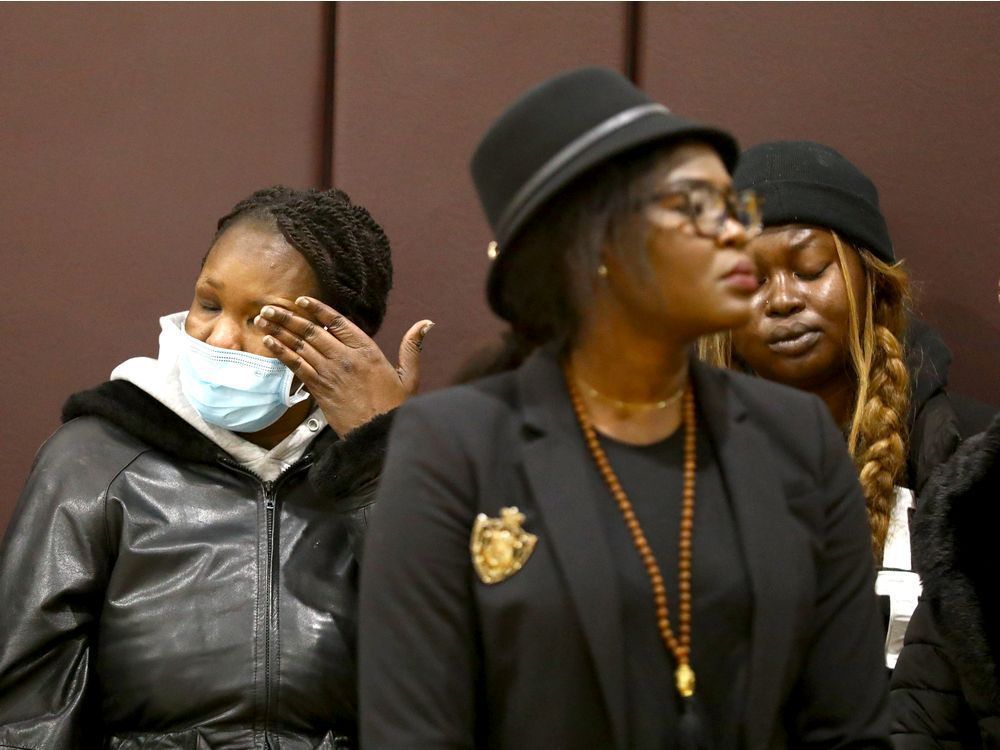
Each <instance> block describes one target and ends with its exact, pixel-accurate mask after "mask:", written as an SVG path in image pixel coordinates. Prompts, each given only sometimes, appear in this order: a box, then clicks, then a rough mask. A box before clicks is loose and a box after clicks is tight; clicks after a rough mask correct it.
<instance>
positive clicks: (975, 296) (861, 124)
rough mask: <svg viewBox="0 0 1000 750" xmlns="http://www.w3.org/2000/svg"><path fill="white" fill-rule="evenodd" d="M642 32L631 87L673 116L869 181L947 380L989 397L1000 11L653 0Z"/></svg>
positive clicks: (995, 327)
mask: <svg viewBox="0 0 1000 750" xmlns="http://www.w3.org/2000/svg"><path fill="white" fill-rule="evenodd" d="M641 31H642V34H641V53H642V54H641V58H640V66H639V70H640V81H641V83H642V84H643V85H644V87H645V88H646V89H647V90H649V91H650V92H651V93H652V94H653V95H654V96H655V97H657V98H660V99H662V100H663V101H664V102H665V103H667V104H668V105H669V106H671V107H672V108H674V109H676V110H677V111H678V112H681V113H684V114H688V115H692V116H699V117H702V118H704V119H706V120H709V121H713V122H718V123H720V124H725V125H728V126H729V127H730V128H732V130H733V131H734V132H735V133H737V134H738V135H739V137H740V139H741V141H742V142H743V144H744V145H752V144H754V143H759V142H761V141H766V140H774V139H777V138H805V139H810V140H817V141H821V142H825V143H829V144H830V145H833V146H835V147H836V148H838V149H839V150H841V151H843V152H844V153H845V154H846V155H847V156H848V157H849V158H850V159H852V160H854V161H856V162H857V163H858V164H859V165H860V166H861V167H862V168H863V169H864V170H865V171H866V172H867V173H868V174H869V175H871V177H872V178H873V179H874V181H875V183H876V184H877V185H878V187H879V191H880V193H881V198H882V204H883V210H884V211H885V213H886V216H887V218H888V221H889V226H890V230H891V231H892V235H893V240H894V242H895V246H896V252H897V256H899V257H902V258H905V259H906V262H907V264H908V265H909V267H910V270H911V273H912V275H913V276H914V278H915V279H916V281H917V283H918V300H917V304H918V309H919V311H920V313H921V314H922V315H923V316H924V317H925V318H926V319H928V320H929V321H930V322H931V323H932V324H934V325H935V326H936V327H938V328H939V330H940V331H941V332H942V334H943V335H944V337H945V339H946V341H947V342H948V344H949V346H950V347H951V348H952V350H953V352H954V354H955V360H956V361H955V365H954V367H953V369H952V383H953V385H954V386H955V387H956V388H957V389H959V390H962V391H963V392H966V393H968V394H969V395H972V396H976V397H978V398H980V399H983V400H985V401H989V402H992V403H1000V356H997V352H1000V307H998V305H997V296H996V287H997V277H998V276H1000V250H998V248H1000V241H998V239H997V238H998V237H1000V210H998V207H1000V205H998V200H1000V192H998V190H997V180H996V165H997V164H998V163H1000V138H997V135H996V133H997V128H996V123H997V122H1000V47H998V46H997V43H996V40H997V37H998V36H1000V6H998V5H996V4H989V3H984V4H976V3H973V4H964V3H926V4H925V3H916V4H913V3H801V4H799V3H780V4H771V3H747V4H729V3H724V4H700V3H690V4H688V3H650V4H643V6H642V9H641Z"/></svg>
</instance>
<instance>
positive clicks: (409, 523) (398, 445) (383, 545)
mask: <svg viewBox="0 0 1000 750" xmlns="http://www.w3.org/2000/svg"><path fill="white" fill-rule="evenodd" d="M421 406H422V405H420V404H418V403H416V402H410V403H408V404H406V405H405V406H403V407H402V408H400V409H399V413H398V415H397V417H396V423H395V426H394V428H393V433H392V437H391V439H390V442H389V455H388V458H387V461H386V466H385V470H384V472H383V475H382V480H381V483H380V486H379V490H378V495H377V496H378V501H377V504H376V509H375V512H374V517H373V519H372V525H371V529H370V531H369V535H368V541H367V551H366V555H365V560H364V564H363V566H362V576H361V607H360V609H361V613H360V627H359V631H360V636H359V638H360V672H361V677H360V694H361V739H362V747H368V748H378V749H379V750H403V749H404V748H405V749H406V750H445V749H447V750H467V749H468V748H472V747H474V745H475V740H474V731H475V730H474V726H475V719H474V713H475V692H476V691H475V683H476V674H477V672H478V670H479V662H478V656H477V649H476V646H475V644H476V635H475V634H476V631H477V625H476V621H475V619H476V618H475V611H474V605H473V600H472V586H471V564H470V559H469V534H470V531H471V527H472V520H473V518H472V517H473V510H472V509H473V508H474V507H475V506H474V502H473V498H474V496H475V487H474V481H473V479H472V472H471V470H470V466H469V462H468V461H467V459H466V457H465V455H464V452H463V450H462V447H461V446H460V445H459V443H458V441H457V439H456V436H455V435H454V434H452V433H451V432H450V430H449V429H448V427H447V425H445V424H443V422H444V420H442V419H440V418H438V419H436V420H434V421H436V422H438V423H440V424H439V425H434V424H432V420H431V419H430V418H429V417H428V416H425V415H424V414H422V413H421V411H420V408H419V407H421Z"/></svg>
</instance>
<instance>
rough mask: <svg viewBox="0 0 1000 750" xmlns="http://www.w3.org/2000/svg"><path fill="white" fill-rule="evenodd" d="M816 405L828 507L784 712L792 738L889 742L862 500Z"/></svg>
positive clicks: (800, 743) (823, 742)
mask: <svg viewBox="0 0 1000 750" xmlns="http://www.w3.org/2000/svg"><path fill="white" fill-rule="evenodd" d="M816 406H817V408H818V409H819V410H820V411H819V412H818V414H817V420H818V429H817V434H818V435H820V436H822V440H823V467H822V470H821V476H820V477H819V486H820V487H821V488H822V491H823V492H824V493H825V494H826V499H825V504H826V507H825V512H824V527H823V530H822V538H821V539H820V540H819V546H818V550H817V553H816V560H817V577H818V578H817V595H816V596H817V598H816V610H815V614H814V626H813V630H812V634H811V638H810V641H809V644H808V647H807V651H806V657H805V661H804V663H803V666H802V669H801V671H800V675H799V680H798V683H797V684H796V686H795V689H794V693H793V696H794V697H793V699H792V701H791V706H790V709H791V715H790V716H789V717H788V718H789V723H790V731H791V733H792V734H793V736H794V738H795V739H794V741H793V742H792V743H791V744H792V746H794V747H800V748H888V747H889V746H890V745H889V719H888V703H887V685H886V674H885V662H884V656H883V652H882V642H883V639H884V636H885V632H884V630H883V629H882V618H881V614H880V612H879V607H878V598H877V597H876V595H875V568H874V561H873V559H872V552H871V541H870V540H871V532H870V530H869V527H868V517H867V514H866V512H865V500H864V496H863V495H862V492H861V487H860V485H859V483H858V479H857V474H856V471H855V468H854V465H853V463H852V462H851V459H850V456H849V455H848V453H847V451H846V450H845V448H844V444H843V437H842V436H841V435H840V433H839V431H838V430H837V428H836V426H835V425H834V424H833V421H832V419H831V418H830V417H829V415H828V414H827V412H826V409H825V407H823V405H822V404H821V403H819V402H817V403H816Z"/></svg>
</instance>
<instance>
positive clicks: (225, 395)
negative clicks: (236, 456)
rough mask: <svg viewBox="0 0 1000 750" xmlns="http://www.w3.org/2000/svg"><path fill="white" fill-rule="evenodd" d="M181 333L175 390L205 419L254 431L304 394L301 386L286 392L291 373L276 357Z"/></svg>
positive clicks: (238, 430)
mask: <svg viewBox="0 0 1000 750" xmlns="http://www.w3.org/2000/svg"><path fill="white" fill-rule="evenodd" d="M182 337H183V341H182V342H181V347H180V357H179V364H180V380H181V390H182V391H183V392H184V396H185V397H186V398H187V400H188V401H189V402H190V403H191V405H192V406H193V407H194V408H195V409H197V410H198V413H199V414H200V415H201V417H202V419H204V420H205V421H206V422H208V423H209V424H214V425H217V426H218V427H225V428H226V429H227V430H232V431H233V432H256V431H257V430H262V429H264V428H265V427H267V426H268V425H271V424H274V423H275V422H277V421H278V419H279V418H280V417H281V415H282V414H284V413H285V412H286V411H288V408H289V407H290V406H294V405H295V404H297V403H299V402H301V401H304V400H305V399H307V398H309V393H308V392H306V391H305V390H304V388H303V387H302V386H299V388H298V389H297V390H296V391H295V393H291V386H292V379H293V378H294V377H295V375H294V373H293V372H292V371H291V370H289V369H288V368H287V367H285V365H283V364H282V363H281V361H280V360H277V359H272V358H271V357H262V356H260V355H259V354H248V353H247V352H240V351H234V350H232V349H222V348H220V347H218V346H212V345H211V344H206V343H205V342H204V341H199V340H198V339H196V338H194V337H193V336H189V335H188V334H187V333H186V332H183V331H182Z"/></svg>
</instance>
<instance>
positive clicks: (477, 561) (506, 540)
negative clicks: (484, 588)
mask: <svg viewBox="0 0 1000 750" xmlns="http://www.w3.org/2000/svg"><path fill="white" fill-rule="evenodd" d="M523 523H524V514H523V513H521V512H520V511H519V510H518V509H517V508H501V509H500V517H499V518H490V517H489V516H487V515H486V514H485V513H480V514H479V515H478V516H476V522H475V523H474V524H473V525H472V538H471V540H470V541H469V550H470V551H471V552H472V565H473V567H475V569H476V573H477V574H478V575H479V580H481V581H482V582H483V583H500V581H503V580H506V579H507V578H510V577H511V576H512V575H514V574H515V573H516V572H517V571H519V570H520V569H521V568H522V567H524V564H525V563H526V562H528V558H529V557H531V553H532V551H533V550H534V549H535V542H537V541H538V537H537V536H535V535H534V534H529V533H528V532H527V531H525V530H524V529H522V528H521V524H523Z"/></svg>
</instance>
